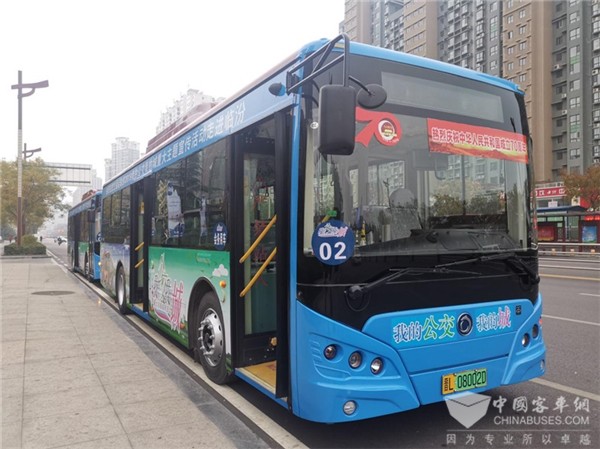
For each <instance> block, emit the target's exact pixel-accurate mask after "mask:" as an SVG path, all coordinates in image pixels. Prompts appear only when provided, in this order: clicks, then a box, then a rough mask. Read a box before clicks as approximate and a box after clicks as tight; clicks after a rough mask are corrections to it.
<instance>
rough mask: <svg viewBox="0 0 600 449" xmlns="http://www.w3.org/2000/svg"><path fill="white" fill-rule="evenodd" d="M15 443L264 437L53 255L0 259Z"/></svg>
mask: <svg viewBox="0 0 600 449" xmlns="http://www.w3.org/2000/svg"><path fill="white" fill-rule="evenodd" d="M0 282H1V284H0V302H1V305H2V309H1V313H0V316H1V323H2V324H1V331H2V347H1V370H0V379H1V380H0V382H1V386H2V399H1V402H0V409H1V410H2V425H1V427H0V433H1V434H2V444H1V447H2V448H5V449H8V448H56V447H61V448H73V449H74V448H78V449H83V448H111V449H120V448H219V449H225V448H232V447H243V448H265V447H268V446H267V444H266V443H265V442H264V441H263V440H261V439H260V438H259V437H257V435H256V434H254V433H253V432H252V431H251V430H249V429H248V428H247V427H246V426H244V424H243V423H241V422H240V421H239V420H238V419H237V418H236V417H235V416H234V415H233V414H232V413H231V412H229V411H228V410H227V409H226V408H225V407H224V406H223V405H221V404H220V403H219V402H218V401H217V400H216V399H215V398H213V397H212V396H211V395H209V394H208V393H207V392H206V391H204V390H203V389H202V388H201V387H200V386H198V385H197V384H196V383H195V382H193V381H192V380H191V379H190V378H189V377H188V376H187V375H186V374H185V373H184V372H183V371H182V370H181V369H180V368H179V367H178V366H177V365H176V364H175V363H173V362H172V361H171V360H170V359H169V358H168V357H167V356H165V355H164V354H163V353H162V352H161V351H160V350H158V349H157V348H156V347H155V346H154V345H152V344H151V343H149V342H148V341H147V340H146V339H145V338H144V337H143V336H142V335H140V334H139V333H138V332H137V331H135V330H134V329H133V328H132V327H131V326H130V325H129V324H128V323H127V322H126V321H125V320H123V319H122V318H121V317H120V316H119V314H118V312H115V311H114V310H113V309H112V308H111V307H109V306H108V305H107V304H105V303H104V302H102V301H99V300H98V298H95V297H94V296H93V295H92V293H91V292H89V291H88V290H87V289H86V288H85V287H84V286H83V285H82V284H80V283H79V282H78V281H77V280H76V279H75V278H74V277H73V276H71V275H70V274H68V273H66V272H65V271H64V269H63V268H61V267H60V266H59V265H58V264H56V263H55V262H54V261H53V259H50V258H10V257H1V258H0Z"/></svg>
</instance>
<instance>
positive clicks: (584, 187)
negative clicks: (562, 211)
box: [562, 164, 600, 210]
mask: <svg viewBox="0 0 600 449" xmlns="http://www.w3.org/2000/svg"><path fill="white" fill-rule="evenodd" d="M562 179H563V182H564V183H565V195H566V197H567V200H569V201H570V200H571V199H572V198H574V197H579V198H581V199H583V200H585V201H587V202H588V203H589V207H590V208H591V209H594V210H596V209H598V208H599V207H600V164H595V165H592V166H590V167H588V169H587V170H586V171H585V173H584V174H583V175H581V174H579V173H563V174H562Z"/></svg>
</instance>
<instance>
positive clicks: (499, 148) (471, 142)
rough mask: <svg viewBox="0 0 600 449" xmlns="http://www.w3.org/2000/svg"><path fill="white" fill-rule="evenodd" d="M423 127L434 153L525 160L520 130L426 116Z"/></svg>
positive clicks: (524, 148) (525, 152) (524, 141)
mask: <svg viewBox="0 0 600 449" xmlns="http://www.w3.org/2000/svg"><path fill="white" fill-rule="evenodd" d="M427 130H428V135H429V150H430V151H432V152H434V153H448V154H457V155H463V156H473V157H487V158H491V159H505V160H508V161H515V162H521V163H524V164H526V163H527V161H528V159H527V138H526V137H525V136H524V135H523V134H519V133H513V132H508V131H501V130H499V129H494V128H487V127H484V126H473V125H465V124H463V123H455V122H447V121H444V120H436V119H427Z"/></svg>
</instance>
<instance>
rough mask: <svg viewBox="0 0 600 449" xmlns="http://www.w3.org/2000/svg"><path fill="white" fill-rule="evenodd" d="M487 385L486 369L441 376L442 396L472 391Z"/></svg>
mask: <svg viewBox="0 0 600 449" xmlns="http://www.w3.org/2000/svg"><path fill="white" fill-rule="evenodd" d="M486 385H487V368H478V369H472V370H468V371H461V372H460V373H453V374H445V375H444V376H442V394H450V393H458V392H459V391H466V390H473V389H474V388H479V387H485V386H486Z"/></svg>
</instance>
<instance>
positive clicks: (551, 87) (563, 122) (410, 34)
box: [343, 0, 600, 182]
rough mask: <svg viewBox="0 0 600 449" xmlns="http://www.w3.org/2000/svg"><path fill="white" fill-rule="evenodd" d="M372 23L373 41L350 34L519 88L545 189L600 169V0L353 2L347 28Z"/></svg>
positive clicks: (486, 169)
mask: <svg viewBox="0 0 600 449" xmlns="http://www.w3.org/2000/svg"><path fill="white" fill-rule="evenodd" d="M392 6H393V17H394V18H395V20H390V18H391V17H392V16H391V15H390V12H392ZM386 12H387V15H386ZM386 18H387V20H386ZM348 21H350V22H351V24H352V26H350V23H348ZM367 23H370V28H371V33H370V36H371V38H370V40H361V39H357V38H356V36H353V35H352V34H350V33H349V34H350V37H351V38H353V39H355V40H361V41H362V42H367V43H371V44H374V45H380V46H383V47H387V48H393V49H396V50H402V51H405V52H407V53H413V54H417V55H420V56H425V57H428V58H432V59H438V60H442V61H446V62H449V63H452V64H456V65H460V66H463V67H468V68H472V69H475V70H479V71H482V72H485V73H489V74H491V75H495V76H501V77H503V78H506V79H508V80H511V81H513V82H515V83H516V84H518V85H519V86H520V87H521V88H522V89H523V90H524V92H525V101H526V106H527V111H528V119H529V125H530V131H531V135H532V138H533V142H534V152H533V157H534V165H535V169H536V180H537V181H538V182H542V181H557V180H559V179H560V175H561V173H562V172H563V171H565V170H566V171H569V172H574V171H576V172H580V173H581V172H583V171H585V169H587V167H589V166H590V165H592V164H594V163H600V0H553V1H541V0H504V1H501V0H474V1H473V0H440V1H427V0H404V1H397V2H391V1H385V0H373V1H362V2H361V1H358V0H347V1H346V20H345V21H344V24H343V29H344V30H346V31H347V32H348V30H354V29H358V28H359V26H358V24H360V29H362V30H364V29H367V28H369V25H366V24H367ZM397 29H400V30H402V31H397ZM396 33H397V34H398V36H401V38H399V40H398V39H396V40H394V39H392V38H390V37H389V36H394V35H395V34H396ZM364 35H365V34H364V33H363V36H364ZM385 36H388V37H387V38H386V37H385ZM397 42H401V45H396V43H397ZM491 162H492V161H484V162H482V167H479V168H478V167H475V172H476V173H479V175H480V178H487V177H495V176H497V175H498V174H497V173H494V171H493V170H494V169H493V167H492V164H491ZM484 165H485V166H484Z"/></svg>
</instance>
